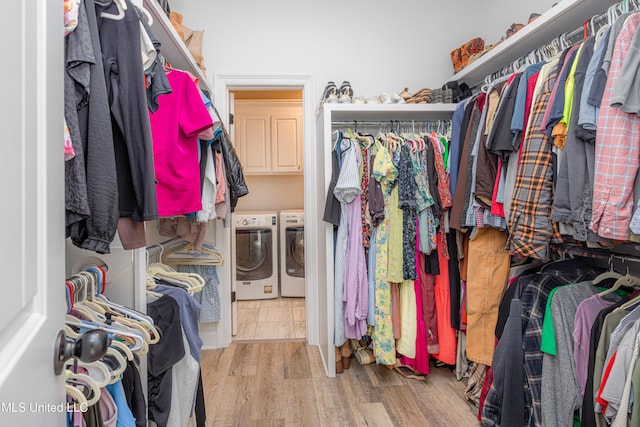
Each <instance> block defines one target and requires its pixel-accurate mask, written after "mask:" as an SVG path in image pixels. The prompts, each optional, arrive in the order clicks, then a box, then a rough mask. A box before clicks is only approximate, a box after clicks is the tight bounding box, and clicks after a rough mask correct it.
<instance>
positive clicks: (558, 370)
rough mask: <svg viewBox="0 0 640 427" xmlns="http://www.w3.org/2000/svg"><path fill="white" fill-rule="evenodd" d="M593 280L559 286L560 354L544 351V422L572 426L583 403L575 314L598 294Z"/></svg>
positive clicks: (555, 308)
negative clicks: (575, 351)
mask: <svg viewBox="0 0 640 427" xmlns="http://www.w3.org/2000/svg"><path fill="white" fill-rule="evenodd" d="M592 283H593V282H591V281H588V282H581V283H576V284H574V285H568V286H563V287H561V288H559V289H558V290H557V291H556V293H555V295H554V296H553V299H552V300H551V308H550V310H551V316H553V331H554V335H555V338H556V355H555V356H554V355H551V354H547V353H544V356H543V357H544V359H543V363H542V395H541V402H542V408H544V410H543V411H542V425H545V426H570V425H572V423H573V411H574V410H575V409H577V408H579V407H580V406H581V405H582V395H581V394H580V390H579V389H578V381H577V378H576V367H575V362H574V359H573V329H574V316H575V313H576V310H577V309H578V305H579V304H580V303H581V302H582V301H584V300H585V299H587V298H589V297H590V296H592V295H595V294H596V293H597V292H598V290H597V288H596V287H595V286H593V284H592Z"/></svg>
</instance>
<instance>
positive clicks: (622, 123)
mask: <svg viewBox="0 0 640 427" xmlns="http://www.w3.org/2000/svg"><path fill="white" fill-rule="evenodd" d="M638 24H640V15H638V14H634V15H631V16H630V17H629V18H627V21H626V22H625V24H624V27H623V29H622V31H621V32H620V35H619V36H618V38H617V39H616V44H615V49H614V51H613V56H612V58H611V67H610V69H609V76H608V78H607V85H606V87H605V91H604V95H603V97H602V104H601V106H600V115H599V116H598V132H597V134H596V156H595V177H594V186H593V216H592V218H591V229H592V230H593V231H594V232H596V233H597V234H598V235H600V236H602V237H606V238H609V239H618V240H628V239H629V225H630V222H631V216H632V214H633V207H634V203H633V202H634V200H633V186H634V181H635V178H636V174H637V172H638V166H639V163H640V161H639V159H640V118H638V116H637V115H636V114H627V113H625V112H623V111H622V110H620V108H618V107H611V106H610V105H611V100H612V95H613V92H614V89H615V87H616V85H617V84H619V83H627V82H622V81H619V80H618V77H619V76H620V72H621V70H622V64H623V62H624V60H625V57H626V56H627V52H628V51H629V46H630V44H631V41H632V39H633V35H634V34H635V32H636V30H637V27H638ZM629 83H630V82H629ZM637 226H638V223H637V222H634V227H633V228H634V229H635V230H638V228H637Z"/></svg>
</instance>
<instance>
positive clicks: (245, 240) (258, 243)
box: [231, 212, 278, 300]
mask: <svg viewBox="0 0 640 427" xmlns="http://www.w3.org/2000/svg"><path fill="white" fill-rule="evenodd" d="M231 236H232V238H231V251H232V257H233V261H234V265H233V266H232V268H233V288H234V289H235V292H236V299H238V300H254V299H267V298H277V297H278V264H277V260H278V215H277V213H276V212H236V213H235V214H234V219H233V222H232V230H231Z"/></svg>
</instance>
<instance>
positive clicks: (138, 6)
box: [123, 0, 153, 26]
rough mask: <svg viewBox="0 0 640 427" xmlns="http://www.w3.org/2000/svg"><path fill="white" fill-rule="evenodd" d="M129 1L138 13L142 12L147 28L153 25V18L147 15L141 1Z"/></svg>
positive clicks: (149, 14) (147, 12)
mask: <svg viewBox="0 0 640 427" xmlns="http://www.w3.org/2000/svg"><path fill="white" fill-rule="evenodd" d="M129 1H130V2H131V4H132V5H134V6H135V7H136V8H138V10H139V11H140V12H142V15H143V16H144V17H145V18H146V19H147V24H149V26H151V25H153V17H152V16H151V13H149V11H148V10H147V9H145V7H144V4H143V3H144V2H143V0H129ZM123 3H124V0H123ZM125 10H126V9H125Z"/></svg>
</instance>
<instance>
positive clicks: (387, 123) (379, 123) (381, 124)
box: [331, 120, 451, 127]
mask: <svg viewBox="0 0 640 427" xmlns="http://www.w3.org/2000/svg"><path fill="white" fill-rule="evenodd" d="M450 122H451V120H386V121H373V122H372V121H362V122H361V121H354V120H351V121H344V122H331V126H335V127H339V126H342V127H344V126H369V127H371V126H378V127H387V126H392V127H393V126H398V125H399V126H412V125H415V126H424V125H432V126H433V125H434V124H435V125H437V124H438V123H440V124H442V123H450Z"/></svg>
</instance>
